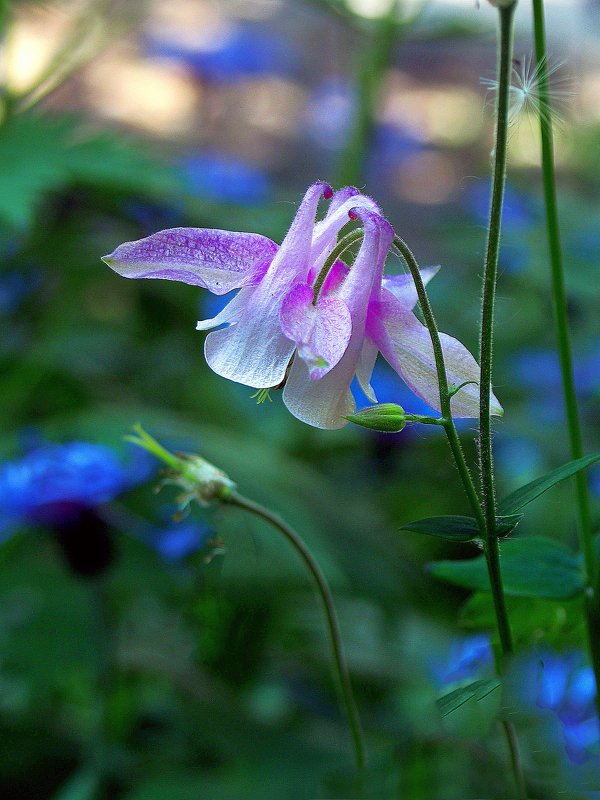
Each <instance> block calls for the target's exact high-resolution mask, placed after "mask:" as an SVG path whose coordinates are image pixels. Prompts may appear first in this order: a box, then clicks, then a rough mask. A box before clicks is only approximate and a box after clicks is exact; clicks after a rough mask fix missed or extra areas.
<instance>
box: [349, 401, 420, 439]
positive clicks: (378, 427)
mask: <svg viewBox="0 0 600 800" xmlns="http://www.w3.org/2000/svg"><path fill="white" fill-rule="evenodd" d="M346 419H347V420H349V422H354V423H355V424H356V425H362V427H363V428H370V429H371V430H372V431H383V432H384V433H398V432H399V431H401V430H402V429H403V428H404V426H405V425H406V415H405V413H404V409H403V408H402V406H399V405H396V403H380V404H379V405H377V406H369V407H368V408H363V409H362V410H361V411H358V412H357V413H356V414H348V416H347V417H346Z"/></svg>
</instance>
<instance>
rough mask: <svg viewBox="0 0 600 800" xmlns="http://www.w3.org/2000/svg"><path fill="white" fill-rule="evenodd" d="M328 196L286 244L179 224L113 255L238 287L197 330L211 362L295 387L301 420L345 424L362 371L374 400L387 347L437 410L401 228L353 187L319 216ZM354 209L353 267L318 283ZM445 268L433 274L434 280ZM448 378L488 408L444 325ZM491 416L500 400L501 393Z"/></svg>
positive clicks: (293, 400)
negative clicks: (393, 258)
mask: <svg viewBox="0 0 600 800" xmlns="http://www.w3.org/2000/svg"><path fill="white" fill-rule="evenodd" d="M321 195H325V196H326V197H332V192H331V189H330V188H329V186H327V185H326V184H323V183H315V184H313V185H312V186H311V187H310V188H309V189H308V191H307V193H306V195H305V197H304V199H303V201H302V203H301V204H300V207H299V209H298V212H297V213H296V216H295V218H294V221H293V222H292V225H291V227H290V229H289V231H288V233H287V235H286V237H285V239H284V241H283V243H282V245H281V247H278V246H277V245H276V244H275V243H274V242H272V241H270V240H269V239H266V238H265V237H263V236H260V235H258V234H252V233H232V232H228V231H221V230H206V229H202V228H174V229H171V230H166V231H160V232H159V233H156V234H153V235H152V236H149V237H147V238H145V239H140V240H138V241H135V242H127V243H125V244H122V245H120V246H119V247H117V249H116V250H115V251H114V253H112V254H111V255H109V256H105V258H104V261H105V262H106V263H107V264H108V265H109V266H110V267H111V268H112V269H114V270H115V271H116V272H118V273H119V274H120V275H123V276H125V277H128V278H163V279H169V280H178V281H182V282H184V283H188V284H192V285H196V286H202V287H204V288H207V289H209V291H212V292H213V293H215V294H225V293H226V292H229V291H231V290H232V289H239V290H240V291H239V292H238V294H237V295H236V296H235V297H234V298H233V300H232V301H231V302H230V303H229V304H228V305H227V306H226V307H225V308H224V309H223V311H221V312H220V313H219V314H217V316H216V317H214V318H213V319H210V320H204V321H201V322H199V323H198V326H197V327H198V329H199V330H206V329H209V328H215V327H218V326H220V325H222V324H224V323H227V324H228V327H226V328H222V329H220V330H217V331H214V332H213V333H211V334H209V336H208V337H207V339H206V343H205V355H206V360H207V362H208V364H209V366H210V367H211V369H213V370H214V371H215V372H216V373H217V374H219V375H221V376H223V377H224V378H229V379H230V380H233V381H236V382H238V383H242V384H245V385H247V386H251V387H254V388H257V389H267V388H270V387H279V386H281V385H283V384H285V388H284V392H283V399H284V402H285V404H286V405H287V407H288V408H289V410H290V411H291V412H292V413H293V414H294V415H295V416H296V417H298V419H301V420H303V421H304V422H307V423H308V424H311V425H315V426H316V427H320V428H339V427H342V425H344V424H345V422H346V420H345V419H344V418H345V417H346V416H347V415H348V414H351V413H352V412H353V411H354V410H355V402H354V398H353V396H352V393H351V391H350V385H351V383H352V381H353V379H354V377H355V376H356V377H357V379H358V382H359V384H360V386H361V387H362V389H363V391H364V392H365V393H366V395H367V396H368V397H369V399H370V400H372V401H373V402H376V397H375V395H374V393H373V390H372V389H371V387H370V385H369V380H370V376H371V372H372V370H373V366H374V364H375V359H376V357H377V353H378V351H381V352H382V354H383V355H384V357H385V358H386V359H387V361H388V362H389V363H390V364H391V366H392V367H393V368H394V369H395V370H396V372H398V374H399V375H400V376H401V377H402V378H403V380H404V381H405V382H406V383H407V384H408V386H409V387H410V388H411V389H412V390H413V391H414V392H415V393H416V394H417V395H419V396H420V397H422V398H423V399H424V400H425V401H426V402H427V403H428V404H429V405H431V406H432V407H433V408H435V409H437V410H439V394H438V383H437V378H436V371H435V363H434V358H433V350H432V347H431V342H430V340H429V334H428V332H427V329H426V328H425V327H424V326H423V325H422V324H421V322H419V320H418V319H417V317H416V316H415V315H414V314H413V313H412V308H413V307H414V306H415V304H416V302H417V295H416V290H415V287H414V283H413V281H412V279H411V278H410V277H408V276H406V275H400V276H393V277H390V278H385V279H384V278H383V269H384V264H385V259H386V256H387V253H388V251H389V249H390V247H391V244H392V241H393V238H394V232H393V230H392V228H391V226H390V225H389V223H388V222H387V221H386V220H385V219H384V218H383V216H382V215H381V211H380V209H379V208H378V206H377V205H376V203H375V202H374V201H373V200H372V199H371V198H368V197H366V196H364V195H361V194H359V193H358V191H357V190H356V189H353V188H352V187H346V188H345V189H341V190H340V191H339V192H337V193H336V194H335V195H333V198H332V201H331V205H330V208H329V211H328V213H327V215H326V216H325V218H324V219H323V220H322V221H321V222H318V223H315V214H316V210H317V205H318V202H319V199H320V197H321ZM349 217H351V218H353V219H358V220H360V221H361V222H362V224H363V228H364V238H363V241H362V244H361V247H360V250H359V253H358V255H357V257H356V260H355V262H354V264H353V266H352V267H351V268H349V267H347V266H346V265H345V264H344V263H343V262H341V261H337V262H336V263H335V264H334V265H333V267H332V269H331V271H330V272H329V274H328V275H327V277H326V280H325V281H324V283H323V285H322V288H321V289H320V290H318V289H317V288H316V286H315V282H316V281H317V278H318V276H319V273H320V271H321V268H322V267H323V265H324V264H325V262H326V260H327V257H328V256H329V255H330V253H331V251H332V250H333V248H334V246H335V244H336V242H337V236H338V233H339V231H340V230H341V228H342V227H343V226H344V225H345V224H346V223H347V222H348V220H349ZM436 271H437V269H428V270H424V271H423V280H424V281H425V282H427V281H428V280H430V279H431V278H432V277H433V275H434V274H435V273H436ZM441 339H442V346H443V348H444V354H445V357H446V371H447V375H448V381H449V383H450V384H454V385H455V386H460V385H462V384H464V383H468V385H467V386H464V387H463V388H462V389H461V390H460V391H459V392H458V393H457V394H456V395H455V396H454V397H453V399H452V408H453V411H454V413H455V415H456V416H458V417H475V416H477V415H478V413H479V401H478V390H477V387H476V386H473V385H472V384H471V382H475V383H477V382H478V381H479V367H478V365H477V363H476V361H475V359H474V358H473V356H472V355H471V354H470V353H469V352H468V350H466V349H465V347H463V345H462V344H460V342H458V341H457V340H456V339H452V338H451V337H449V336H446V335H445V334H441ZM492 401H493V402H492V410H493V413H501V408H500V406H499V404H498V402H497V401H496V399H495V398H494V397H492Z"/></svg>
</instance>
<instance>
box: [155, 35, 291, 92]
mask: <svg viewBox="0 0 600 800" xmlns="http://www.w3.org/2000/svg"><path fill="white" fill-rule="evenodd" d="M146 53H147V55H149V56H150V57H158V58H167V59H170V60H174V61H178V62H179V63H183V64H185V66H187V67H188V69H190V70H191V72H192V73H193V74H194V75H195V76H196V77H198V78H201V79H202V80H206V81H210V82H214V83H235V82H236V81H239V80H243V79H244V78H253V77H260V76H264V75H290V74H292V73H293V72H294V71H295V70H296V68H297V56H296V54H295V50H294V48H293V45H292V43H291V42H289V41H287V40H285V39H283V38H281V37H278V36H276V35H273V34H265V33H261V32H259V31H258V30H256V29H253V28H244V27H242V26H231V27H230V28H229V29H227V30H226V31H225V32H224V33H223V34H222V35H220V36H214V37H212V38H211V40H210V42H209V41H207V42H206V44H202V45H197V46H187V45H184V44H181V43H179V42H173V41H171V42H170V41H167V40H159V39H156V38H154V39H150V40H148V41H147V43H146Z"/></svg>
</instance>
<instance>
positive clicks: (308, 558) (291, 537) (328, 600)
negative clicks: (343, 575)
mask: <svg viewBox="0 0 600 800" xmlns="http://www.w3.org/2000/svg"><path fill="white" fill-rule="evenodd" d="M223 502H226V503H228V504H229V505H233V506H237V507H238V508H241V509H243V510H244V511H248V512H249V513H250V514H254V516H256V517H260V518H261V519H263V520H264V521H265V522H268V523H269V524H270V525H272V526H273V527H274V528H276V529H277V530H278V531H279V532H280V533H282V534H283V535H284V537H285V538H286V539H287V540H288V542H290V544H291V545H292V547H293V548H294V549H295V551H296V552H297V553H298V555H299V556H300V558H301V559H302V561H303V562H304V565H305V566H306V567H307V569H308V571H309V572H310V574H311V575H312V577H313V580H314V582H315V585H316V588H317V591H318V593H319V597H320V598H321V602H322V605H323V610H324V612H325V619H326V621H327V629H328V633H329V639H330V642H331V650H332V653H333V659H334V662H335V668H336V672H337V675H338V680H339V684H340V689H341V695H342V700H343V703H344V708H345V710H346V716H347V719H348V725H349V727H350V732H351V734H352V742H353V745H354V754H355V759H356V766H357V769H358V771H359V772H362V771H364V769H365V767H366V748H365V739H364V733H363V730H362V725H361V722H360V717H359V715H358V708H357V706H356V701H355V699H354V693H353V691H352V684H351V682H350V674H349V672H348V665H347V664H346V659H345V656H344V648H343V646H342V637H341V635H340V626H339V623H338V619H337V613H336V610H335V605H334V602H333V596H332V594H331V590H330V588H329V585H328V583H327V580H326V578H325V576H324V575H323V573H322V571H321V569H320V567H319V565H318V564H317V563H316V561H315V560H314V558H313V556H312V554H311V552H310V550H309V549H308V547H307V545H306V544H305V542H304V541H303V539H302V538H301V537H300V536H299V534H298V533H296V531H295V530H294V529H293V528H292V527H290V525H288V524H287V522H285V521H284V520H283V519H282V518H281V517H280V516H278V515H277V514H274V513H273V512H272V511H270V510H269V509H268V508H265V507H264V506H261V505H259V504H258V503H255V502H254V501H253V500H250V499H248V498H247V497H243V496H242V495H241V494H238V493H237V492H232V493H231V494H229V495H228V496H227V497H226V498H223Z"/></svg>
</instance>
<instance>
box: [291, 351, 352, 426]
mask: <svg viewBox="0 0 600 800" xmlns="http://www.w3.org/2000/svg"><path fill="white" fill-rule="evenodd" d="M354 367H355V362H354V360H353V358H352V354H350V355H348V352H347V351H346V354H345V356H344V357H343V358H342V360H341V361H340V363H339V364H338V365H337V366H336V367H335V369H332V370H331V372H328V373H327V375H325V377H323V378H321V379H320V380H318V381H312V380H311V379H310V373H309V371H308V367H307V365H306V364H305V363H304V361H302V359H300V358H295V359H294V363H293V364H292V368H291V370H290V374H289V375H288V378H287V380H286V382H285V388H284V390H283V402H284V403H285V405H286V406H287V408H288V410H289V411H290V412H291V413H292V414H293V415H294V416H295V417H296V418H297V419H299V420H301V421H302V422H306V424H307V425H313V426H314V427H315V428H325V429H327V430H335V429H336V428H342V427H343V426H344V425H346V420H345V419H344V417H345V416H347V415H348V414H352V412H353V411H355V410H356V405H355V403H354V398H353V397H352V393H351V391H350V383H351V381H352V378H353V376H354Z"/></svg>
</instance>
